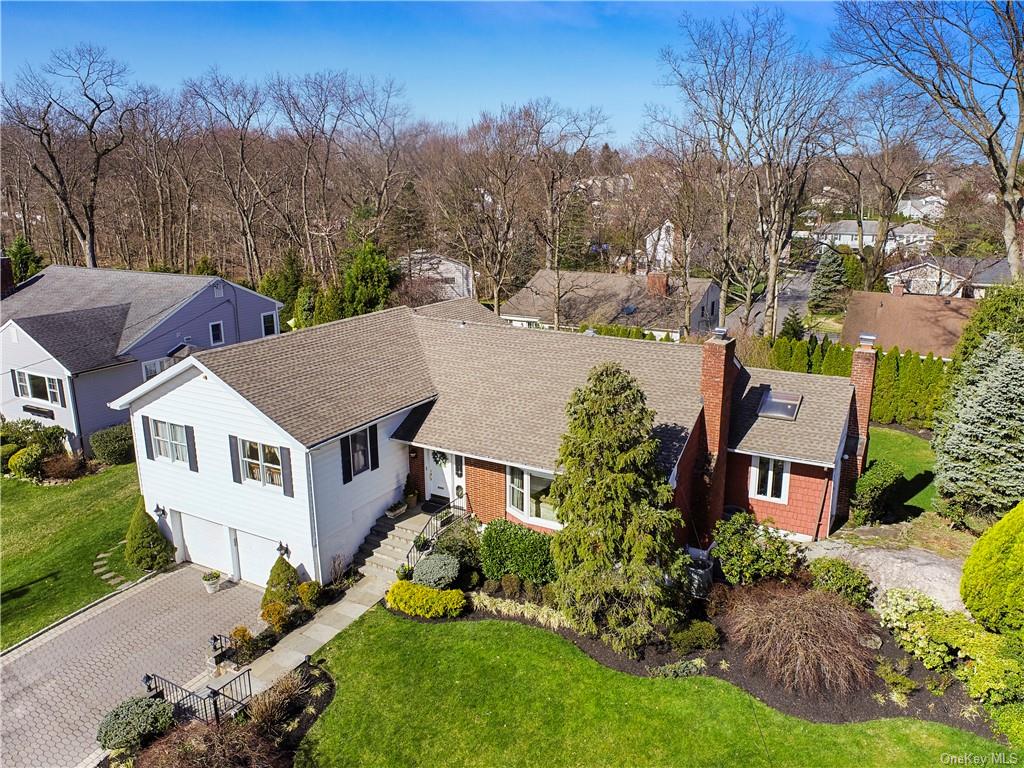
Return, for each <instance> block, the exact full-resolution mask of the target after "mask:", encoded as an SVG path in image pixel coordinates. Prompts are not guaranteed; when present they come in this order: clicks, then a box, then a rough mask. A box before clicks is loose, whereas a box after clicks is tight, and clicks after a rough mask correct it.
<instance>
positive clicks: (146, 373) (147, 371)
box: [142, 357, 174, 381]
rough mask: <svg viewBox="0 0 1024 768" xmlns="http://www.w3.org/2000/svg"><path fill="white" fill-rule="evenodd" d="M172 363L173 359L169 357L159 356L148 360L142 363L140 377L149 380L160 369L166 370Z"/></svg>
mask: <svg viewBox="0 0 1024 768" xmlns="http://www.w3.org/2000/svg"><path fill="white" fill-rule="evenodd" d="M172 365H174V360H172V359H171V358H169V357H161V358H159V359H157V360H148V361H146V362H145V363H143V364H142V377H143V379H144V380H145V381H149V380H150V379H152V378H153V377H154V376H156V375H157V374H158V373H160V372H161V371H166V370H167V369H168V368H170V367H171V366H172Z"/></svg>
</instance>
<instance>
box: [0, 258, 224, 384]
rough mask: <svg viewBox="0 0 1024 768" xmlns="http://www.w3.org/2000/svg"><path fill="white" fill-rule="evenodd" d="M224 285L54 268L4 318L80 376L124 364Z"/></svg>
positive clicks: (24, 288)
mask: <svg viewBox="0 0 1024 768" xmlns="http://www.w3.org/2000/svg"><path fill="white" fill-rule="evenodd" d="M219 279H220V278H218V277H208V276H200V275H173V274H166V273H160V272H132V271H129V270H124V269H87V268H85V267H66V266H59V265H54V266H49V267H47V268H46V269H44V270H43V271H42V272H40V273H39V274H38V275H34V276H33V277H32V278H30V279H29V280H26V281H25V282H24V283H22V284H20V285H19V286H18V289H17V290H16V291H15V292H14V293H13V294H11V295H10V296H8V297H7V298H5V299H4V300H3V302H2V303H0V312H2V314H3V319H4V320H5V321H6V320H12V319H13V320H15V321H17V323H18V325H20V326H21V327H22V328H24V329H25V331H26V332H27V333H29V334H31V335H32V337H33V338H34V339H36V340H37V341H38V342H39V343H40V344H42V345H43V347H44V348H45V349H46V350H47V351H48V352H49V353H50V354H51V355H53V356H54V357H55V358H56V359H57V360H58V361H59V362H60V363H61V364H62V365H63V366H64V367H65V368H67V369H68V370H70V371H71V372H72V373H79V372H82V371H86V370H90V369H92V368H98V367H102V366H104V365H110V364H113V363H116V362H120V356H121V355H123V353H124V352H125V351H126V350H128V349H129V347H131V346H132V344H134V343H135V342H137V341H138V340H139V339H141V338H142V337H143V336H145V335H146V334H147V333H149V331H151V330H152V329H153V328H155V327H156V326H157V325H159V324H160V323H161V322H162V321H163V320H164V319H165V318H167V317H168V316H169V315H170V314H171V313H172V312H174V311H175V310H176V309H178V307H180V306H181V305H182V304H184V303H185V302H186V301H188V300H189V299H190V298H192V296H194V295H195V294H196V293H198V292H199V291H201V290H203V289H204V288H206V287H207V286H208V285H210V284H212V283H214V282H216V281H217V280H219ZM30 326H31V328H30Z"/></svg>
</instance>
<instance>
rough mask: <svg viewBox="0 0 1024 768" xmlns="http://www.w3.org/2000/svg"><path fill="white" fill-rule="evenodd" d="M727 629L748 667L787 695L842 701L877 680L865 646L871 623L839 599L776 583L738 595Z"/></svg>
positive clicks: (748, 589) (733, 596)
mask: <svg viewBox="0 0 1024 768" xmlns="http://www.w3.org/2000/svg"><path fill="white" fill-rule="evenodd" d="M724 625H725V631H726V634H727V635H728V636H729V638H730V640H732V641H733V642H736V643H738V644H739V645H741V646H743V648H745V654H744V661H745V662H746V664H747V666H748V667H750V668H752V669H758V670H763V672H764V674H765V675H766V676H767V677H768V679H769V680H770V681H771V682H773V683H774V684H776V685H779V686H781V687H783V688H785V689H786V690H788V691H792V692H796V693H800V694H803V695H805V696H818V697H822V696H824V695H826V694H828V695H830V696H832V697H843V696H849V695H851V694H852V693H854V692H855V691H859V690H861V689H863V688H866V687H867V686H869V685H871V683H872V680H873V679H874V671H873V670H874V663H873V662H874V658H873V654H872V651H871V650H870V649H869V648H866V647H865V646H864V645H863V644H861V642H860V638H861V637H862V636H864V635H867V634H869V633H870V632H871V622H870V620H869V619H868V617H867V616H866V615H865V614H863V613H861V612H860V611H858V610H857V609H855V608H853V607H852V606H851V605H849V604H848V603H847V602H845V601H844V600H843V599H842V598H840V597H838V596H837V595H833V594H829V593H827V592H819V591H817V590H813V589H812V590H803V589H800V588H799V587H796V586H787V585H782V584H776V583H765V584H761V585H758V586H755V587H750V588H747V589H740V590H735V592H734V594H733V595H732V599H731V601H730V605H729V610H728V613H727V614H726V616H725V619H724Z"/></svg>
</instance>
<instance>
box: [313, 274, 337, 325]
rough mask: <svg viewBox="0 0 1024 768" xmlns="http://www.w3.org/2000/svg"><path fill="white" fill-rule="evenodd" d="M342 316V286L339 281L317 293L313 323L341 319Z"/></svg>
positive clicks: (318, 323)
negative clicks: (339, 285) (338, 283)
mask: <svg viewBox="0 0 1024 768" xmlns="http://www.w3.org/2000/svg"><path fill="white" fill-rule="evenodd" d="M342 317H344V312H343V307H342V298H341V288H339V287H338V285H337V283H331V284H330V285H328V286H327V287H326V288H324V289H323V290H322V291H320V292H319V293H317V295H316V299H315V300H314V303H313V325H320V324H322V323H329V322H331V321H333V320H340V319H341V318H342Z"/></svg>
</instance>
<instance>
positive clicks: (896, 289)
mask: <svg viewBox="0 0 1024 768" xmlns="http://www.w3.org/2000/svg"><path fill="white" fill-rule="evenodd" d="M906 290H907V289H906V287H905V286H904V285H903V283H898V282H897V283H893V284H892V295H893V296H902V295H903V294H904V293H905V292H906Z"/></svg>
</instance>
